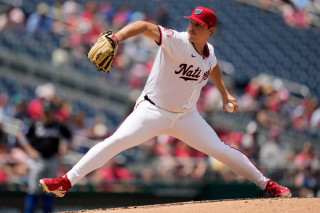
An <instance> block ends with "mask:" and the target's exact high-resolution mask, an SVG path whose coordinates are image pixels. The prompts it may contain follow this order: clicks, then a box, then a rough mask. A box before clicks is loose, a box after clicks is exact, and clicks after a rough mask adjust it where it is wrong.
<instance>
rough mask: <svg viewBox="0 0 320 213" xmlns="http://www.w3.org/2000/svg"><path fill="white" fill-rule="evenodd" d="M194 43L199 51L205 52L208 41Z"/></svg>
mask: <svg viewBox="0 0 320 213" xmlns="http://www.w3.org/2000/svg"><path fill="white" fill-rule="evenodd" d="M192 44H193V46H194V48H196V49H197V51H198V52H199V53H202V54H204V53H205V46H206V44H207V42H204V43H203V42H199V43H195V42H192Z"/></svg>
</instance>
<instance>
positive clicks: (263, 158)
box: [259, 127, 289, 179]
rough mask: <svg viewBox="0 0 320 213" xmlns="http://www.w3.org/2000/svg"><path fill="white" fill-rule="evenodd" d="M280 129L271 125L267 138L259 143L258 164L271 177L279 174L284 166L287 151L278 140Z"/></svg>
mask: <svg viewBox="0 0 320 213" xmlns="http://www.w3.org/2000/svg"><path fill="white" fill-rule="evenodd" d="M280 134H281V129H279V128H278V127H273V128H271V129H270V130H269V133H268V139H267V141H266V142H264V143H262V144H261V149H260V153H259V160H260V166H261V167H262V168H263V169H265V170H266V172H265V173H266V175H268V176H270V177H271V178H273V179H276V178H275V176H276V177H277V176H279V172H282V170H283V169H285V166H286V156H287V154H288V152H289V150H287V149H286V148H285V147H284V146H283V144H282V143H281V140H280Z"/></svg>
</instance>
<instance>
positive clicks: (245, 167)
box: [174, 111, 291, 197]
mask: <svg viewBox="0 0 320 213" xmlns="http://www.w3.org/2000/svg"><path fill="white" fill-rule="evenodd" d="M174 129H175V131H176V132H177V135H178V137H179V139H181V140H182V141H184V142H185V143H187V144H188V145H190V146H191V147H193V148H195V149H198V150H199V151H202V152H204V153H206V154H207V155H209V156H212V157H214V158H215V159H217V160H219V161H221V162H222V163H224V164H225V165H227V166H228V167H229V168H230V169H231V170H232V171H233V172H234V173H236V174H238V175H242V176H244V177H246V178H247V179H249V180H250V181H252V182H254V183H255V184H256V185H257V186H258V187H260V188H261V189H262V190H265V191H266V192H267V193H268V194H269V195H270V196H272V197H290V196H291V192H290V190H289V189H288V188H286V187H282V186H280V185H278V184H277V183H275V182H273V181H270V180H269V179H268V178H266V177H265V176H264V175H263V174H262V173H261V172H260V171H259V170H258V169H257V168H256V166H255V165H254V164H253V163H252V162H251V161H250V160H249V159H248V157H247V156H245V155H244V154H243V153H241V152H240V151H239V150H237V149H234V148H232V147H230V146H229V145H226V144H225V143H223V142H222V141H221V140H220V139H219V137H218V136H217V134H216V133H215V131H214V130H213V129H212V127H210V125H209V124H208V123H207V122H206V121H205V120H204V119H203V118H202V117H201V116H200V115H199V113H198V112H196V111H194V112H190V113H189V114H188V115H186V116H184V117H183V118H181V119H179V120H178V121H177V122H176V123H175V125H174Z"/></svg>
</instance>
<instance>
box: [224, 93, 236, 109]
mask: <svg viewBox="0 0 320 213" xmlns="http://www.w3.org/2000/svg"><path fill="white" fill-rule="evenodd" d="M222 101H223V110H224V111H225V112H226V111H228V110H227V104H228V103H231V104H232V105H233V107H234V109H233V111H228V112H230V113H236V112H237V110H238V108H239V105H238V103H237V99H235V98H234V97H233V96H231V95H228V96H227V97H226V98H223V99H222Z"/></svg>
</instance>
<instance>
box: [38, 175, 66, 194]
mask: <svg viewBox="0 0 320 213" xmlns="http://www.w3.org/2000/svg"><path fill="white" fill-rule="evenodd" d="M39 185H40V186H41V187H42V188H43V191H46V192H47V193H50V192H51V193H53V194H55V195H56V196H57V197H63V196H64V195H65V194H66V193H67V192H68V191H69V190H70V189H71V183H70V181H69V179H68V178H67V175H64V176H62V177H58V178H52V179H51V178H43V179H41V180H40V181H39Z"/></svg>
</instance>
